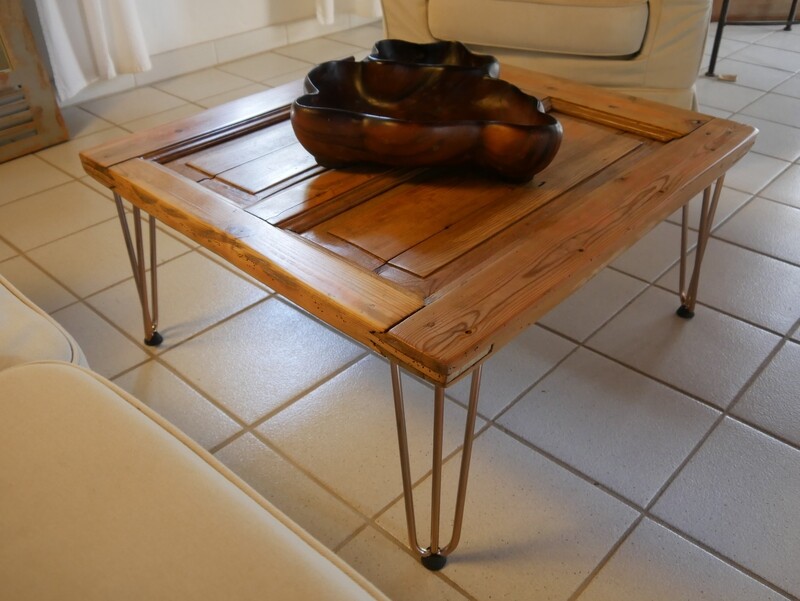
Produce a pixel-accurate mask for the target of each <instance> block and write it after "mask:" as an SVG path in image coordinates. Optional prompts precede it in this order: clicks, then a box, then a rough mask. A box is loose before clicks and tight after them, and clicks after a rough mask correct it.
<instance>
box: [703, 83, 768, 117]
mask: <svg viewBox="0 0 800 601" xmlns="http://www.w3.org/2000/svg"><path fill="white" fill-rule="evenodd" d="M763 94H764V92H763V91H761V90H755V89H753V88H746V87H744V86H739V85H736V84H734V83H730V82H727V81H720V80H718V79H709V78H702V77H701V78H700V79H698V80H697V99H698V101H699V102H701V103H703V104H706V105H708V106H713V107H716V108H718V109H723V110H726V111H733V112H736V111H740V110H742V109H743V108H744V107H746V106H747V105H749V104H750V103H751V102H753V101H754V100H756V99H757V98H760V97H761V96H762V95H763Z"/></svg>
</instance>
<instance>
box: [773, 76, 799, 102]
mask: <svg viewBox="0 0 800 601" xmlns="http://www.w3.org/2000/svg"><path fill="white" fill-rule="evenodd" d="M773 92H777V93H778V94H783V95H784V96H794V97H795V98H800V74H798V75H795V76H794V77H792V78H791V79H787V80H786V81H785V82H783V83H782V84H781V85H779V86H778V87H776V88H775V89H774V90H773Z"/></svg>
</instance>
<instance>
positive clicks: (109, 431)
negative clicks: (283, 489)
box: [0, 362, 385, 601]
mask: <svg viewBox="0 0 800 601" xmlns="http://www.w3.org/2000/svg"><path fill="white" fill-rule="evenodd" d="M0 391H2V394H0V490H2V494H0V599H14V600H15V601H26V600H31V601H33V600H36V601H45V600H50V599H53V600H55V599H59V600H65V599H70V600H71V599H76V600H77V599H80V600H81V601H92V600H101V599H103V600H105V599H115V600H116V601H125V600H137V601H141V600H144V599H147V600H157V599H164V600H167V599H193V600H212V599H213V600H219V599H236V600H237V601H242V600H250V599H253V600H255V599H258V600H259V601H262V600H264V599H281V600H295V599H297V600H299V599H303V600H306V599H335V600H341V601H345V600H348V601H349V600H356V599H357V600H364V599H384V600H385V597H384V596H383V595H381V594H380V592H379V591H377V589H375V588H374V587H373V586H372V585H370V584H369V583H368V582H367V581H366V580H365V579H364V578H363V577H361V576H359V575H358V574H357V573H356V572H355V571H353V570H352V568H350V567H349V566H347V564H345V563H344V562H343V561H341V560H340V559H339V558H337V557H336V556H335V555H334V554H333V553H332V552H330V551H329V550H328V549H326V548H324V547H323V546H322V545H321V544H320V543H319V542H317V541H316V540H315V539H313V538H312V537H311V536H310V535H308V534H307V533H306V532H305V531H303V530H301V529H300V528H299V527H298V526H296V525H295V524H294V523H293V522H291V521H290V520H289V519H288V518H287V517H286V516H284V515H283V514H282V513H280V512H279V511H278V510H277V509H276V508H274V507H273V506H272V505H271V504H269V503H268V502H267V501H266V500H264V499H263V497H260V496H259V495H258V494H257V493H255V492H254V491H253V490H252V489H251V488H249V487H248V486H247V485H246V484H244V482H242V481H241V480H240V479H239V478H237V477H236V476H235V475H234V474H233V473H232V472H231V471H230V470H228V469H227V468H225V467H224V466H223V465H222V464H221V463H219V461H217V460H216V459H215V458H214V457H213V456H211V455H210V454H209V453H207V452H206V451H204V450H203V449H202V448H201V447H199V446H198V445H197V444H196V443H194V442H193V441H191V440H190V439H188V438H187V437H186V436H185V435H183V434H182V433H181V432H180V431H178V430H176V429H175V428H174V427H172V426H171V425H170V424H169V423H167V422H165V421H164V420H163V419H162V418H160V417H159V416H158V415H157V414H155V413H154V412H152V411H151V410H150V409H149V408H148V407H146V406H145V405H143V404H142V403H140V402H139V401H137V400H136V399H134V398H133V397H131V396H130V395H127V394H126V393H125V392H123V391H122V390H121V389H119V388H118V387H116V386H114V385H113V384H111V383H110V382H108V381H107V380H105V379H104V378H102V377H100V376H98V375H97V374H94V373H93V372H90V371H88V370H85V369H83V368H80V367H77V366H74V365H70V364H67V363H54V362H41V363H28V364H25V365H18V366H15V367H11V368H9V369H6V370H3V371H2V372H0Z"/></svg>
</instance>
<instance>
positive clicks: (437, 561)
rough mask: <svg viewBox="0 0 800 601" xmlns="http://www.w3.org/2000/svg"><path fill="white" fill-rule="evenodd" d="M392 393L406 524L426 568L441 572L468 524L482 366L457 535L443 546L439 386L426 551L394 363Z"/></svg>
mask: <svg viewBox="0 0 800 601" xmlns="http://www.w3.org/2000/svg"><path fill="white" fill-rule="evenodd" d="M391 369H392V389H393V391H394V407H395V416H396V418H397V439H398V442H399V444H400V469H401V472H402V476H403V497H404V501H405V508H406V524H407V526H408V540H409V544H410V545H411V548H412V549H413V550H415V551H416V552H417V553H418V554H419V556H420V560H421V561H422V565H424V566H425V567H426V568H428V569H429V570H441V569H442V568H443V567H444V565H445V563H447V556H448V555H450V553H452V552H453V551H454V550H455V548H456V547H457V546H458V543H459V541H460V539H461V526H462V524H463V521H464V503H465V500H466V496H467V479H468V477H469V463H470V459H471V457H472V441H473V438H474V437H475V419H476V416H477V414H478V396H479V393H480V384H481V366H480V365H479V366H478V367H476V368H475V370H474V371H473V372H472V385H471V387H470V393H469V406H468V408H467V423H466V426H465V428H464V446H463V449H462V452H461V472H460V474H459V478H458V492H457V494H456V508H455V515H454V521H453V533H452V535H451V537H450V542H448V543H447V544H446V545H444V546H441V545H440V544H439V518H440V509H441V491H442V463H443V462H442V440H443V438H444V387H443V386H437V387H436V392H435V395H434V415H433V472H432V476H431V480H432V483H431V530H430V532H431V535H430V541H431V542H430V545H429V546H428V547H426V548H423V547H421V546H420V545H419V543H418V541H417V525H416V519H415V517H414V493H413V491H412V483H411V470H410V467H409V459H408V436H407V432H406V418H405V410H404V408H403V390H402V385H401V382H400V367H399V365H398V364H397V363H394V362H392V364H391Z"/></svg>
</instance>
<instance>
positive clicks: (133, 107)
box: [81, 87, 186, 124]
mask: <svg viewBox="0 0 800 601" xmlns="http://www.w3.org/2000/svg"><path fill="white" fill-rule="evenodd" d="M185 102H186V101H185V100H183V99H181V98H177V97H175V96H173V95H172V94H166V93H165V92H162V91H161V90H156V89H155V88H152V87H142V88H136V89H135V90H130V91H128V92H121V93H119V94H114V95H113V96H107V97H106V98H98V99H97V100H91V101H89V102H85V103H84V104H83V105H82V106H81V108H83V109H84V110H87V111H89V112H90V113H92V114H93V115H97V116H98V117H100V118H102V119H105V120H106V121H111V122H112V123H116V124H120V123H127V122H129V121H134V120H136V119H141V118H142V117H147V116H149V115H154V114H155V113H160V112H162V111H166V110H169V109H173V108H175V107H177V106H180V105H181V104H184V103H185Z"/></svg>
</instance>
